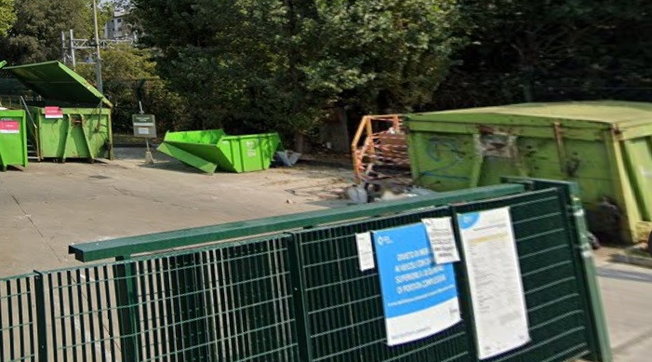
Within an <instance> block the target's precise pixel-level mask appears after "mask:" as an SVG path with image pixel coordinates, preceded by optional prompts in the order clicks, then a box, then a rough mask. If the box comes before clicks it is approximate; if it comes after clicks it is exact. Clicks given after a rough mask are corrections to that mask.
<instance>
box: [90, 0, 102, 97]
mask: <svg viewBox="0 0 652 362" xmlns="http://www.w3.org/2000/svg"><path fill="white" fill-rule="evenodd" d="M93 22H94V23H95V52H96V57H95V77H96V83H97V89H98V90H99V91H100V93H104V85H103V84H102V55H101V54H100V33H99V29H98V26H97V0H93Z"/></svg>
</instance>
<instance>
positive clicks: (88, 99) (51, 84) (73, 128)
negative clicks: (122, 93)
mask: <svg viewBox="0 0 652 362" xmlns="http://www.w3.org/2000/svg"><path fill="white" fill-rule="evenodd" d="M4 69H5V70H7V71H9V72H11V73H12V74H13V76H14V77H15V78H16V79H18V80H19V81H20V82H21V83H23V85H25V86H26V87H28V88H29V89H31V90H32V91H34V92H35V93H37V94H38V95H40V96H41V97H42V98H43V99H44V101H43V102H41V103H42V104H41V103H39V104H32V105H30V106H29V107H28V109H27V110H28V111H29V116H30V122H29V123H28V131H29V132H28V136H29V138H30V140H31V141H32V142H33V143H34V144H35V146H36V147H35V148H36V151H37V155H36V156H37V158H38V159H39V160H41V159H46V158H56V159H59V160H61V161H62V162H63V161H65V160H66V159H68V158H83V159H90V160H95V159H97V158H112V144H113V134H112V129H111V127H112V126H111V109H110V107H112V104H111V102H109V101H108V100H107V99H106V98H105V97H104V95H103V94H102V93H100V92H99V91H98V90H97V89H95V87H93V86H92V85H91V84H90V83H88V82H87V81H86V80H85V79H84V78H83V77H81V76H80V75H78V74H77V73H75V72H74V71H73V70H71V69H70V68H68V67H66V66H65V65H63V64H61V63H59V62H56V61H54V62H46V63H37V64H27V65H20V66H13V67H5V68H4ZM48 106H56V107H61V111H62V114H60V115H55V116H53V115H47V116H46V114H45V113H46V111H45V110H46V108H45V107H48ZM105 107H109V108H105Z"/></svg>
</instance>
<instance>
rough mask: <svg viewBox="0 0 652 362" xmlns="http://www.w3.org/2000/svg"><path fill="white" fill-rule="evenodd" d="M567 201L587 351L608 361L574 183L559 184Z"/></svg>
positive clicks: (592, 266)
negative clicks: (588, 335)
mask: <svg viewBox="0 0 652 362" xmlns="http://www.w3.org/2000/svg"><path fill="white" fill-rule="evenodd" d="M563 189H564V191H565V192H564V197H565V200H566V203H567V207H568V209H567V218H568V219H569V221H570V222H571V224H572V226H573V227H572V229H571V231H572V232H573V234H574V235H572V236H571V237H572V239H573V240H574V241H575V248H574V251H575V254H576V255H575V259H576V260H577V262H578V263H579V270H578V271H579V273H578V274H579V275H578V276H579V280H580V281H581V282H582V284H583V285H582V287H583V288H584V289H585V291H586V292H585V293H583V295H584V296H585V304H586V307H587V308H588V311H587V312H588V313H587V314H588V323H589V326H591V341H590V342H591V344H592V345H593V346H592V348H591V351H592V352H593V354H594V356H593V357H594V359H595V360H596V361H602V362H611V361H612V360H613V356H612V354H611V347H610V343H609V332H608V329H607V323H606V321H605V320H604V308H603V306H602V299H601V298H600V287H599V286H598V283H597V277H596V276H597V273H596V270H595V264H594V262H593V252H592V251H591V244H590V242H589V239H588V229H587V226H586V219H585V218H584V208H583V207H582V202H581V199H580V197H579V193H580V191H579V187H578V186H577V184H576V183H567V184H565V185H564V187H563Z"/></svg>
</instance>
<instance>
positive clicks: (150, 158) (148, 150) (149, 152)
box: [138, 101, 154, 165]
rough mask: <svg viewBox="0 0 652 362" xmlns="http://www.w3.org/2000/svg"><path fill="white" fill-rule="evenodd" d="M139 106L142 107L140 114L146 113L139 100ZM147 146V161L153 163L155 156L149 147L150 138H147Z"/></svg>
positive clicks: (149, 163)
mask: <svg viewBox="0 0 652 362" xmlns="http://www.w3.org/2000/svg"><path fill="white" fill-rule="evenodd" d="M138 108H139V109H140V114H145V111H143V102H142V101H138ZM145 147H147V150H145V163H146V164H148V165H151V164H153V163H154V156H152V151H151V150H150V149H149V138H145Z"/></svg>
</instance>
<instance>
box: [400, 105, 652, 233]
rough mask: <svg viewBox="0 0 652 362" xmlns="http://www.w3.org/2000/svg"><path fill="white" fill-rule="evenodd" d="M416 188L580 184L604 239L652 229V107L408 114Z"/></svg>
mask: <svg viewBox="0 0 652 362" xmlns="http://www.w3.org/2000/svg"><path fill="white" fill-rule="evenodd" d="M405 121H406V127H407V129H408V130H409V136H408V150H409V155H410V162H411V167H412V175H413V176H412V177H413V179H414V180H415V183H417V184H418V185H421V186H424V187H428V188H431V189H433V190H436V191H448V190H455V189H463V188H468V187H476V186H483V185H490V184H497V183H499V182H500V176H501V175H515V176H528V177H534V178H548V179H561V180H572V181H576V182H577V183H579V185H580V187H581V190H582V194H583V202H584V204H585V208H586V209H587V214H588V215H587V216H588V217H587V220H588V222H589V225H590V229H591V231H593V233H594V234H596V236H597V237H598V238H599V239H600V240H602V241H606V242H614V241H616V242H618V241H623V242H634V241H637V240H647V239H648V236H649V235H650V233H651V230H652V103H636V102H617V101H592V102H563V103H562V102H560V103H531V104H518V105H509V106H502V107H489V108H475V109H464V110H454V111H443V112H432V113H420V114H409V115H406V116H405Z"/></svg>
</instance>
